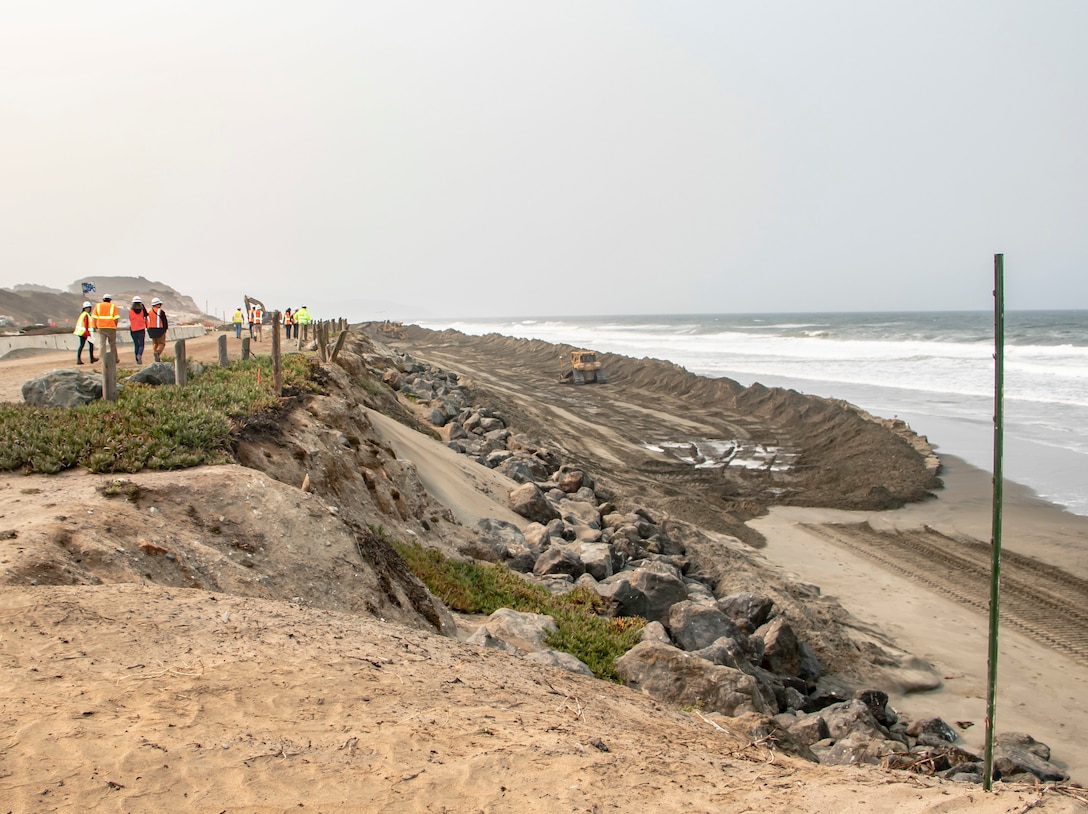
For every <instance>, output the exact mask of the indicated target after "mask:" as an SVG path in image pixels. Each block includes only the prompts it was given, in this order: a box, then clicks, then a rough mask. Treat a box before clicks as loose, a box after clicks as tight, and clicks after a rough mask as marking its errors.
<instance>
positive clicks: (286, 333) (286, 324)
mask: <svg viewBox="0 0 1088 814" xmlns="http://www.w3.org/2000/svg"><path fill="white" fill-rule="evenodd" d="M294 321H295V318H294V316H292V315H291V309H290V308H288V309H287V310H286V311H284V312H283V338H284V339H290V338H291V325H293V324H294Z"/></svg>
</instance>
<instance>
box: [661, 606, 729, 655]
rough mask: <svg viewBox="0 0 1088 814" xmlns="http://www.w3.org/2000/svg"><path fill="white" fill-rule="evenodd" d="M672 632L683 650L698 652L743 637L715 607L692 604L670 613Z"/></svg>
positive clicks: (674, 608) (674, 639)
mask: <svg viewBox="0 0 1088 814" xmlns="http://www.w3.org/2000/svg"><path fill="white" fill-rule="evenodd" d="M669 632H670V633H671V635H672V638H673V641H675V642H676V644H677V645H678V646H679V647H681V648H682V649H684V650H699V649H701V648H703V647H708V646H710V645H711V644H713V643H714V642H715V641H717V640H718V639H721V638H723V637H724V638H728V639H732V638H736V637H738V636H743V635H744V634H742V633H741V631H740V628H739V627H737V625H736V623H735V622H733V620H732V619H730V618H729V617H728V616H726V615H725V614H724V613H722V612H721V611H720V610H718V609H717V608H716V607H714V606H713V605H698V604H696V603H694V602H692V601H690V600H684V601H682V602H677V603H676V604H675V605H673V606H672V607H671V608H670V609H669Z"/></svg>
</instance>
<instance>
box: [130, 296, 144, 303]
mask: <svg viewBox="0 0 1088 814" xmlns="http://www.w3.org/2000/svg"><path fill="white" fill-rule="evenodd" d="M132 301H133V302H139V303H142V302H143V300H141V299H140V298H139V297H133V298H132Z"/></svg>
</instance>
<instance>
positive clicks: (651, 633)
mask: <svg viewBox="0 0 1088 814" xmlns="http://www.w3.org/2000/svg"><path fill="white" fill-rule="evenodd" d="M640 641H643V642H658V643H659V644H667V645H672V639H670V638H669V632H668V631H667V630H665V626H664V625H663V624H661V623H660V622H647V623H646V627H644V628H642V638H641V639H640Z"/></svg>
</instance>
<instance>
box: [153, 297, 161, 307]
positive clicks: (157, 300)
mask: <svg viewBox="0 0 1088 814" xmlns="http://www.w3.org/2000/svg"><path fill="white" fill-rule="evenodd" d="M151 304H152V305H162V300H160V299H159V298H158V297H155V298H154V299H153V300H151Z"/></svg>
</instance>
